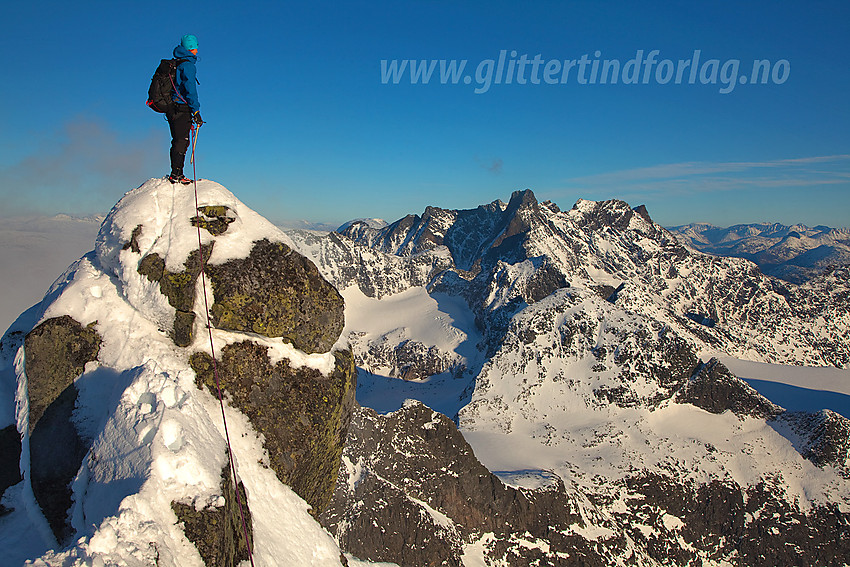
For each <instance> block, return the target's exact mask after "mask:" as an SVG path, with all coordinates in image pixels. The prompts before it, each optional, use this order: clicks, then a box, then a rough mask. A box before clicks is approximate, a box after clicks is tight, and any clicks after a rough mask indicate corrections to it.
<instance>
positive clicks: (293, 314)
mask: <svg viewBox="0 0 850 567" xmlns="http://www.w3.org/2000/svg"><path fill="white" fill-rule="evenodd" d="M207 274H208V276H209V278H210V282H211V283H212V287H213V293H214V295H215V302H214V303H213V305H212V308H211V313H212V323H213V325H214V326H215V327H216V328H218V329H224V330H229V331H242V332H249V333H257V334H259V335H263V336H266V337H283V338H284V340H287V341H289V342H291V343H292V344H293V345H294V346H295V347H296V348H299V349H301V350H303V351H305V352H308V353H314V352H327V351H329V350H330V349H331V347H332V346H333V344H334V343H335V342H336V341H337V339H338V338H339V336H340V333H341V332H342V327H343V324H344V323H345V318H344V314H343V308H344V305H343V300H342V296H341V295H340V294H339V292H338V291H337V290H336V288H334V287H333V286H332V285H331V284H329V283H328V282H327V281H326V280H325V279H324V278H323V277H322V276H321V275H320V274H319V270H317V269H316V266H315V265H314V264H313V263H312V262H311V261H310V260H308V259H307V258H305V257H304V256H302V255H300V254H298V253H297V252H294V251H293V250H292V249H290V248H289V247H288V246H287V245H285V244H282V243H280V242H270V241H269V240H260V241H258V242H256V243H254V247H253V248H252V250H251V253H250V254H249V256H248V257H247V258H243V259H239V260H230V261H228V262H225V263H223V264H218V265H210V266H207Z"/></svg>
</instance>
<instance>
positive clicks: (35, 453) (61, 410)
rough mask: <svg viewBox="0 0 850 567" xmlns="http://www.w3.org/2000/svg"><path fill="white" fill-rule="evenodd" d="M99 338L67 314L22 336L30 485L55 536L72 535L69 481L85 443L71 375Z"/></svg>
mask: <svg viewBox="0 0 850 567" xmlns="http://www.w3.org/2000/svg"><path fill="white" fill-rule="evenodd" d="M100 343H101V338H100V336H99V335H98V333H97V331H96V330H95V329H94V324H92V325H89V326H88V327H83V326H82V325H80V324H79V323H78V322H77V321H75V320H74V319H73V318H71V317H69V316H67V315H63V316H62V317H56V318H53V319H48V320H46V321H44V322H43V323H41V324H40V325H38V326H37V327H36V328H34V329H33V330H32V331H30V333H29V334H28V335H27V336H26V339H25V341H24V348H25V351H26V373H27V390H28V395H29V403H30V416H29V419H30V422H29V430H30V462H31V471H32V472H31V476H32V489H33V493H34V495H35V499H36V500H37V501H38V504H39V506H41V509H42V511H43V512H44V515H45V517H46V518H47V522H48V524H49V525H50V528H51V529H52V530H53V533H54V535H55V536H56V539H57V540H59V541H60V542H62V541H65V540H66V539H67V538H68V537H70V536H71V535H72V530H71V527H70V525H69V524H68V517H67V514H68V510H69V508H70V507H71V503H72V502H71V495H72V493H71V489H70V487H69V483H70V482H71V480H72V479H73V478H74V477H75V476H76V474H77V471H78V470H79V468H80V464H81V463H82V461H83V458H84V457H85V455H86V453H87V452H88V448H89V443H90V441H89V440H85V439H83V438H82V437H81V436H80V435H79V433H78V432H77V429H76V427H75V426H74V424H73V422H72V420H71V416H72V413H73V411H74V406H75V403H76V400H77V387H76V386H75V385H74V380H75V379H76V378H77V376H79V375H80V374H82V373H83V371H84V369H85V365H86V363H87V362H91V361H94V360H96V359H97V354H98V352H99V350H100Z"/></svg>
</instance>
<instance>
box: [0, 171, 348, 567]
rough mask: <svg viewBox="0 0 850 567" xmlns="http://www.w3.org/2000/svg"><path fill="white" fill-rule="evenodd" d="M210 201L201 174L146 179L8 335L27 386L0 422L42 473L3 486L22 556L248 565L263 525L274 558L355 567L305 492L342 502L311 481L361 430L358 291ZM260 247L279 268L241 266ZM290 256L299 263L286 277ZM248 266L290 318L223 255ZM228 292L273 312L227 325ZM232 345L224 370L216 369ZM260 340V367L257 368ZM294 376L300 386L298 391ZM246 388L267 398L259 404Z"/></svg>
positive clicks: (2, 523)
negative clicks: (249, 363)
mask: <svg viewBox="0 0 850 567" xmlns="http://www.w3.org/2000/svg"><path fill="white" fill-rule="evenodd" d="M195 199H196V197H195V194H194V192H193V191H192V188H187V187H185V186H181V185H173V184H171V183H168V182H167V181H164V180H162V179H151V180H150V181H148V182H146V183H144V184H143V185H141V186H140V187H138V188H137V189H135V190H133V191H130V192H128V193H127V194H126V195H125V196H124V197H123V198H122V199H121V200H120V201H119V202H118V204H116V205H115V207H114V208H113V209H112V211H111V212H110V213H109V215H108V216H107V217H106V218H105V220H104V221H103V224H102V226H101V229H100V232H99V234H98V237H97V241H96V243H95V248H94V250H93V251H92V252H91V253H89V254H87V255H85V256H84V257H82V258H81V259H80V260H79V261H77V262H76V263H74V264H73V265H72V266H71V267H70V268H69V269H68V270H67V271H66V273H65V274H64V275H63V276H62V277H60V278H59V279H58V280H57V281H56V283H55V284H54V285H53V287H52V288H51V289H50V291H49V292H48V293H47V295H46V296H45V298H44V299H43V301H42V302H41V303H40V304H38V305H37V306H35V307H34V308H33V309H31V310H29V311H28V312H27V313H25V314H24V315H22V316H21V317H20V318H18V321H17V322H16V324H15V325H13V326H12V327H11V328H10V329H9V331H8V332H7V333H6V335H5V336H4V338H3V341H2V348H0V354H2V360H0V385H2V390H0V391H2V392H3V393H10V392H17V393H16V395H15V396H14V397H12V398H9V399H3V400H2V401H0V403H2V405H3V411H2V413H0V418H2V419H3V422H2V423H0V426H2V427H4V428H7V426H9V425H10V424H11V425H12V426H13V427H15V428H16V429H17V431H19V432H20V434H21V436H22V444H21V449H22V451H21V457H20V465H21V471H22V473H23V479H24V480H23V482H20V483H17V484H14V485H12V486H10V487H8V488H7V489H6V491H5V495H4V498H3V506H4V508H3V510H4V511H6V512H8V513H6V514H5V515H4V516H3V517H2V518H0V542H2V543H3V548H4V560H3V562H4V563H7V564H16V565H19V564H22V563H24V561H25V560H31V562H32V564H33V565H51V566H52V565H57V566H58V565H62V566H71V565H74V566H76V565H79V566H83V565H86V566H88V565H128V566H136V565H138V566H142V565H145V566H148V565H155V564H156V565H180V566H189V565H203V564H209V565H211V564H216V565H236V564H237V563H238V562H239V561H241V560H245V559H247V546H246V545H245V538H244V537H243V534H245V533H247V535H248V541H250V542H251V543H252V546H253V557H254V559H255V561H256V564H258V565H292V566H302V565H340V564H341V554H340V550H339V547H338V546H337V544H336V543H335V542H334V540H333V539H332V538H331V537H330V536H329V535H328V533H327V532H326V531H324V530H323V529H322V527H321V526H320V525H319V524H318V523H317V522H316V521H315V519H314V517H313V516H312V515H311V512H310V504H308V503H307V502H306V501H305V500H304V499H302V498H307V499H309V500H311V502H312V504H313V506H314V508H316V507H317V506H320V505H321V504H322V498H325V499H326V498H327V496H325V497H322V496H315V494H317V493H316V492H311V491H315V490H316V487H320V488H319V489H318V490H319V492H318V494H321V490H325V492H326V493H327V495H328V496H329V494H330V493H329V490H330V489H331V488H332V487H333V484H334V481H335V478H336V472H337V469H338V467H339V463H340V456H339V455H340V452H341V450H342V442H343V441H344V438H345V432H346V429H347V423H348V415H349V413H350V404H351V398H353V388H354V383H353V381H354V374H353V372H354V370H353V364H351V354H350V352H349V351H348V350H347V349H346V348H345V346H344V343H340V344H339V345H335V344H334V343H335V342H336V340H337V338H338V337H339V333H340V330H341V328H342V298H341V297H340V296H339V294H338V293H337V292H336V290H335V289H333V288H332V287H331V286H329V285H327V283H326V282H324V280H322V279H321V277H320V276H318V273H317V272H315V267H313V265H312V263H311V262H310V261H309V260H307V259H305V258H303V257H301V256H300V255H298V254H297V253H296V252H293V251H292V249H291V246H290V245H291V241H290V240H289V238H288V237H287V236H286V235H285V234H284V233H283V232H281V231H280V230H279V229H277V228H276V227H275V226H274V225H272V224H271V223H269V222H268V221H266V220H265V219H264V218H262V217H261V216H260V215H258V214H257V213H255V212H254V211H252V210H251V209H249V208H248V207H246V206H245V205H244V204H242V203H241V202H240V201H239V200H238V199H237V198H236V197H235V196H234V195H233V194H232V193H230V192H229V191H228V190H227V189H225V188H224V187H222V186H221V185H219V184H217V183H214V182H212V181H205V180H203V181H199V182H198V183H197V201H198V203H197V204H198V208H196V201H195ZM258 246H261V247H262V246H265V247H267V248H268V247H275V249H276V250H278V251H279V252H280V257H278V256H275V255H270V254H265V253H261V255H262V256H263V258H262V259H261V260H260V263H263V265H262V266H261V268H262V269H260V268H257V267H256V266H249V265H243V264H239V262H242V261H243V259H245V258H251V257H252V256H251V255H252V253H253V254H255V255H256V250H257V249H258ZM199 249H201V250H203V254H199V252H198V250H199ZM201 256H203V258H204V262H201V261H200V258H201ZM281 257H285V258H286V259H287V260H286V262H283V260H281ZM274 262H283V264H281V265H284V267H287V266H290V267H291V265H295V264H297V265H298V269H295V268H293V269H292V270H291V272H292V273H288V275H287V276H286V277H287V278H288V280H287V281H281V279H286V278H282V277H277V276H279V274H280V272H281V270H280V269H276V268H278V267H276V266H270V265H269V264H270V263H274ZM234 263H236V264H237V267H238V272H239V274H240V276H242V277H244V278H248V279H250V280H251V284H252V285H255V286H258V287H259V288H262V289H272V290H273V291H274V293H278V294H281V295H286V296H287V298H288V299H289V301H290V303H285V302H284V303H275V304H274V305H276V306H278V307H276V308H277V309H278V310H279V311H280V312H279V313H277V314H278V317H277V318H275V317H274V314H275V311H274V309H272V308H271V307H269V308H268V309H266V306H267V305H272V303H271V302H272V299H269V298H268V297H265V296H263V297H260V298H259V299H258V298H257V297H254V296H252V295H251V294H250V293H245V292H244V289H242V288H240V287H238V285H235V284H234V282H233V279H234V278H230V279H228V277H227V275H226V270H225V269H224V267H227V266H229V265H234ZM202 264H206V266H208V268H209V269H211V270H212V271H216V270H218V271H217V273H216V278H215V280H216V281H215V282H213V281H211V280H212V278H210V277H202V273H201V272H202V270H201V268H202ZM287 269H288V268H287ZM310 270H312V271H313V272H315V277H314V278H313V280H311V281H310V283H309V284H307V288H309V291H310V293H313V294H314V295H315V297H312V298H305V296H306V295H308V294H306V293H300V292H302V291H304V289H305V288H304V287H299V286H302V285H303V284H304V283H305V282H306V281H307V280H308V279H309V278H310V274H309V272H310ZM231 271H232V270H231ZM284 271H286V270H284ZM320 280H321V281H320ZM227 286H230V287H229V288H228V293H227V294H225V293H223V292H222V289H224V288H225V287H227ZM322 286H326V287H322ZM293 288H295V289H296V291H295V292H293V291H292V290H293ZM234 289H235V291H233V290H234ZM240 293H242V295H244V296H245V297H240V298H237V299H234V297H235V296H238V295H239V294H240ZM323 293H324V294H325V296H327V295H329V294H330V295H333V296H334V299H333V301H335V302H336V303H337V304H338V309H337V310H338V313H337V314H336V315H334V310H333V309H334V308H326V307H322V310H323V313H326V314H327V315H328V317H327V319H326V320H324V319H323V320H322V321H324V323H322V326H323V328H322V329H320V330H318V331H317V329H315V328H313V327H311V326H310V322H308V321H306V320H305V318H308V317H310V318H312V317H313V315H314V313H315V306H313V305H308V304H307V303H308V302H309V301H311V300H316V301H318V300H319V299H320V298H321V297H320V296H322V294H323ZM334 294H335V295H334ZM225 295H228V296H229V297H230V302H231V304H230V307H231V308H232V302H233V301H239V300H242V301H243V304H245V303H250V301H254V303H253V304H251V306H250V309H252V310H256V311H258V312H260V314H261V315H262V316H264V317H265V319H263V321H266V323H265V325H264V326H262V325H261V327H262V328H255V327H251V328H247V329H246V328H238V327H237V328H235V327H234V325H222V326H226V327H228V330H222V329H220V328H215V323H217V322H219V321H222V320H223V319H224V317H223V315H222V313H223V310H222V309H219V310H218V311H216V306H217V305H219V303H217V302H219V301H221V300H222V298H223V297H224V296H225ZM263 301H266V302H267V304H264V303H263ZM288 305H293V307H287V306H288ZM287 309H288V311H287ZM311 310H312V311H311ZM284 311H286V312H285V313H284ZM269 312H272V318H271V319H272V320H271V321H270V319H269V317H268V315H269ZM334 317H336V318H337V319H338V321H337V322H336V323H334V322H333V321H332V320H333V318H334ZM208 321H211V322H212V323H213V328H211V329H209V331H208V327H207V324H208ZM269 321H270V322H269ZM269 328H273V329H274V332H265V331H267V330H268V329H269ZM317 332H318V334H321V335H322V338H321V339H318V340H317V339H316V336H317ZM331 333H336V334H335V336H334V337H333V338H331V339H329V340H328V339H327V338H326V337H327V336H329V335H330V334H331ZM299 346H300V347H302V348H306V349H307V351H304V350H301V349H300V348H298V347H299ZM246 349H247V350H246ZM213 350H214V352H215V356H216V358H217V359H219V361H220V364H221V365H222V370H221V372H220V373H218V372H215V373H214V372H208V371H207V366H210V365H211V363H212V357H211V355H212V354H213ZM248 351H250V352H252V353H254V355H255V356H254V361H255V362H256V363H257V364H258V365H259V366H257V365H255V366H253V367H251V368H250V369H248V368H246V367H244V366H243V365H242V363H243V362H244V360H243V359H244V356H243V354H244V352H248ZM234 353H235V356H236V358H237V359H239V357H240V356H241V357H242V359H239V360H235V359H234ZM57 361H58V362H61V364H57ZM205 365H206V366H205ZM258 368H260V369H261V370H258ZM213 374H216V377H213ZM218 374H220V375H218ZM292 381H297V383H298V387H297V388H295V389H292V388H291V386H290V383H291V382H292ZM205 384H206V386H209V385H212V388H207V387H206V386H205ZM218 387H220V388H221V389H222V390H223V393H224V396H225V398H226V399H227V402H226V403H225V404H224V406H220V405H219V401H218V400H217V399H216V395H217V389H218ZM290 390H291V391H292V392H297V395H296V394H293V395H292V396H290V397H289V398H287V394H286V393H285V392H287V391H290ZM244 391H247V392H248V393H250V395H251V396H255V397H256V396H258V395H259V392H262V394H263V396H265V397H264V398H263V399H262V400H253V402H254V403H253V404H252V400H250V399H247V398H250V396H243V392H244ZM290 398H297V407H292V406H291V404H290V405H287V404H288V402H287V401H286V400H288V399H290ZM346 399H348V400H349V401H347V402H346V401H345V400H346ZM10 404H12V407H11V408H10ZM257 404H259V406H258V405H257ZM346 404H348V405H346ZM260 406H262V407H261V408H260ZM346 408H348V409H346ZM276 412H278V413H276ZM223 417H226V426H225V422H224V421H223V419H222V418H223ZM305 420H306V422H307V423H306V424H303V425H302V422H304V421H305ZM310 420H314V421H313V422H311V421H310ZM269 423H273V424H274V427H273V428H272V427H269V426H268V424H269ZM287 423H289V425H287ZM4 431H6V429H4ZM4 439H5V437H4ZM228 440H229V445H228ZM228 447H229V448H230V449H231V451H230V452H229V451H228ZM272 449H274V450H272ZM299 451H300V452H299ZM229 453H230V454H232V456H233V464H234V466H235V469H234V471H235V473H236V474H237V479H238V482H239V484H238V488H237V487H236V486H235V485H234V483H233V478H232V475H231V465H230V461H229V458H228V455H229ZM270 453H271V456H270ZM282 454H286V459H288V460H287V461H286V462H285V463H284V462H281V460H280V458H279V456H280V455H282ZM319 454H321V455H322V458H321V459H314V457H316V456H317V455H319ZM4 458H5V456H4ZM316 461H321V463H323V464H322V466H321V467H316V466H315V462H316ZM9 464H10V463H8V462H4V467H6V466H8V465H9ZM11 465H12V466H15V468H17V467H16V465H17V463H16V462H14V461H13V462H12V463H11ZM299 475H301V476H303V477H305V478H304V479H302V480H300V481H299V480H298V479H299ZM283 481H287V482H288V483H289V485H288V484H285V483H284V482H283ZM290 485H291V486H290ZM322 486H324V487H325V488H324V489H322V488H321V487H322ZM291 487H292V488H291ZM293 488H294V489H295V490H296V491H299V492H298V493H296V492H294V491H293ZM237 494H239V495H240V496H239V497H238V498H237ZM318 511H319V510H318V508H317V509H315V510H313V511H312V512H313V514H315V513H317V512H318ZM243 518H244V521H243ZM211 526H217V528H216V529H212V528H211Z"/></svg>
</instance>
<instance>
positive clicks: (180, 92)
mask: <svg viewBox="0 0 850 567" xmlns="http://www.w3.org/2000/svg"><path fill="white" fill-rule="evenodd" d="M174 58H175V59H178V60H180V63H179V64H178V65H177V69H176V71H175V74H174V95H173V100H174V104H173V105H172V106H171V108H170V109H169V110H168V111H167V112H166V113H165V117H166V118H167V119H168V126H169V128H170V129H171V174H170V175H169V176H168V180H169V181H171V182H172V183H183V184H184V185H188V184H189V183H191V182H192V180H191V179H188V178H186V176H185V175H183V164H184V163H185V161H186V151H187V150H188V149H189V132H190V131H191V129H192V123H195V124H197V125H198V126H201V125H202V124H203V123H204V121H203V120H202V119H201V112H200V110H201V103H200V102H198V87H197V84H198V80H197V78H196V77H195V75H196V73H197V69H196V68H195V63H197V61H198V38H197V37H195V36H194V35H192V34H187V35H184V36H183V38H182V39H181V40H180V45H178V46H177V47H175V48H174Z"/></svg>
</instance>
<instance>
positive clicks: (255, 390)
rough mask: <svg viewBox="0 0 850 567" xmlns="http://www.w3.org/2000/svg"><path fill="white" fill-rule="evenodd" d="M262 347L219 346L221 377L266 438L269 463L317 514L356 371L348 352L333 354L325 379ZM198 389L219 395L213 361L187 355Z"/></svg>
mask: <svg viewBox="0 0 850 567" xmlns="http://www.w3.org/2000/svg"><path fill="white" fill-rule="evenodd" d="M267 350H268V349H267V348H266V347H263V346H261V345H258V344H257V343H255V342H252V341H244V342H241V343H236V344H232V345H228V346H226V347H225V348H224V349H222V352H221V355H220V359H221V360H220V361H218V362H217V369H218V375H219V382H220V384H221V388H222V390H224V392H226V394H227V395H228V396H229V400H230V403H232V404H233V405H234V406H235V407H236V408H238V409H239V410H240V411H241V412H242V413H244V414H245V415H246V416H248V419H249V420H250V421H251V424H252V426H253V427H254V429H255V430H256V431H257V433H259V434H261V435H262V436H263V437H264V441H265V442H264V445H265V448H266V450H267V451H268V453H269V466H270V467H271V468H272V469H273V470H274V471H275V473H276V474H277V477H278V478H279V479H280V480H281V482H284V483H286V484H288V485H289V486H291V487H292V489H293V490H294V491H295V492H296V493H297V494H298V495H299V496H301V497H302V498H303V499H304V500H306V501H307V502H308V503H309V504H310V505H311V506H312V507H313V510H314V511H315V512H316V513H318V512H320V511H321V510H323V509H324V508H325V507H326V506H327V503H328V501H329V500H330V497H331V494H332V492H333V487H334V484H335V483H336V479H337V472H338V470H339V464H340V457H341V455H342V448H343V445H344V443H345V437H346V431H347V430H348V423H349V420H350V416H351V409H352V406H353V404H354V389H355V384H356V370H355V367H354V359H353V356H352V354H351V352H350V351H336V352H334V357H335V359H336V364H335V367H334V370H333V371H332V372H331V374H330V375H329V376H324V375H323V374H322V373H320V372H319V371H317V370H313V369H310V368H306V367H301V368H293V367H292V366H290V364H289V361H288V360H286V359H284V360H282V361H280V362H278V363H277V364H275V365H274V366H273V365H272V364H271V362H270V360H269V357H268V354H267ZM190 362H191V364H192V368H194V370H195V372H196V374H197V380H196V381H197V383H198V386H199V387H203V386H204V385H206V387H207V388H209V389H210V391H211V392H212V393H213V395H217V392H216V387H215V376H214V374H213V361H212V358H211V357H210V356H209V355H207V354H206V353H195V354H194V355H192V357H191V360H190Z"/></svg>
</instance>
